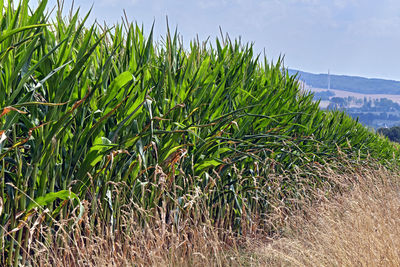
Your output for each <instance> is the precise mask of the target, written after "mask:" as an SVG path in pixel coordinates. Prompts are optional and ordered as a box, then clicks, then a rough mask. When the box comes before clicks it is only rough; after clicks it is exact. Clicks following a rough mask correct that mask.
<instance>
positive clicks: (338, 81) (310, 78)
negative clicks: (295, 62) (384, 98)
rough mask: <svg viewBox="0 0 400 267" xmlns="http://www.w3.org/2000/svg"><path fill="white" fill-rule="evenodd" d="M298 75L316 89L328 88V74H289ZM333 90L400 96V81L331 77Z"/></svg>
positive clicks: (293, 72)
mask: <svg viewBox="0 0 400 267" xmlns="http://www.w3.org/2000/svg"><path fill="white" fill-rule="evenodd" d="M296 73H298V77H299V79H300V80H302V81H304V82H305V83H306V84H307V85H310V86H312V87H315V88H328V74H313V73H309V72H303V71H298V70H293V69H289V74H290V75H294V74H296ZM330 81H331V86H330V87H331V89H337V90H344V91H350V92H354V93H361V94H393V95H398V94H400V81H393V80H384V79H368V78H363V77H357V76H345V75H332V74H331V75H330Z"/></svg>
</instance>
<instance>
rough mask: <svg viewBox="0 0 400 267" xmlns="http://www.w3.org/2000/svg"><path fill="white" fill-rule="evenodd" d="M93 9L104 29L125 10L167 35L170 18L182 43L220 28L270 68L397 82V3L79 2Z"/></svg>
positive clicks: (264, 0)
mask: <svg viewBox="0 0 400 267" xmlns="http://www.w3.org/2000/svg"><path fill="white" fill-rule="evenodd" d="M71 2H72V1H70V0H65V5H66V6H67V7H69V6H70V3H71ZM55 3H56V1H55V0H51V1H50V3H49V6H53V5H55ZM92 4H93V5H94V7H93V12H92V14H91V19H92V20H95V19H97V20H98V21H99V22H103V21H106V22H107V24H113V23H115V22H117V21H120V18H121V16H122V15H123V9H125V10H126V13H127V15H128V18H129V19H130V20H131V21H137V22H138V23H140V24H142V23H143V24H144V26H145V29H149V28H150V26H151V24H152V23H153V21H155V27H156V34H157V35H161V34H162V35H163V34H164V33H165V18H166V16H168V18H169V24H170V26H172V27H175V26H178V31H179V32H180V33H181V34H182V35H183V38H184V41H189V40H191V39H193V38H194V37H195V36H196V34H198V35H199V37H200V39H201V40H204V39H206V38H207V37H211V39H214V38H215V36H217V35H219V26H221V28H222V30H223V32H228V33H229V35H230V36H231V38H235V37H238V36H241V37H242V40H243V41H244V42H254V43H255V48H256V50H257V51H258V52H261V51H263V49H265V51H266V54H267V57H268V58H269V60H276V59H277V57H278V56H279V55H280V54H282V55H285V65H286V66H287V67H290V68H295V69H301V70H303V71H310V72H315V73H326V72H327V71H328V69H330V71H331V73H334V74H346V75H359V76H365V77H377V78H389V79H396V80H400V66H399V65H400V1H399V0H380V1H377V0H330V1H329V0H247V1H245V0H197V1H195V0H169V1H167V0H125V1H124V0H95V1H90V0H89V1H83V0H75V6H81V8H82V11H83V12H84V13H85V12H86V11H87V10H88V9H89V8H90V6H91V5H92ZM82 15H83V13H82ZM147 32H148V31H147Z"/></svg>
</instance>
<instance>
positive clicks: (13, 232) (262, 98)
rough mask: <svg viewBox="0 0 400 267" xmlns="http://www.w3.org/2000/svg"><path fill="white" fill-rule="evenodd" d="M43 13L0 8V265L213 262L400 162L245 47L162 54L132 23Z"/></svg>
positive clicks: (170, 38)
mask: <svg viewBox="0 0 400 267" xmlns="http://www.w3.org/2000/svg"><path fill="white" fill-rule="evenodd" d="M46 5H47V1H41V2H40V4H39V6H38V7H37V9H36V10H33V11H31V10H29V9H28V1H22V2H21V3H20V4H14V3H13V2H12V1H8V2H4V0H1V1H0V12H1V13H2V16H1V17H0V32H1V35H0V92H2V93H1V94H0V112H1V113H0V179H1V180H0V181H1V183H0V194H1V195H0V221H1V226H2V227H1V229H0V236H1V237H2V238H1V239H0V247H1V248H2V250H1V251H2V253H1V255H0V262H1V264H2V265H13V266H18V265H24V264H27V263H29V262H30V263H34V262H35V260H33V259H39V258H37V257H39V256H38V255H43V254H41V252H42V251H43V250H42V249H43V247H44V248H45V249H46V248H47V249H48V250H50V252H52V253H53V252H54V253H55V255H59V252H60V250H59V249H61V250H63V248H65V247H72V248H75V250H74V249H71V253H70V254H68V253H67V255H66V256H65V260H66V262H67V263H68V262H69V261H73V260H74V259H81V258H80V257H92V255H96V253H97V254H99V253H101V251H103V250H105V251H109V252H110V253H111V254H107V256H106V255H105V254H104V255H100V256H101V257H103V258H104V257H106V259H109V258H110V259H114V257H113V255H114V256H115V257H116V258H118V257H119V259H131V260H132V261H137V262H138V264H146V263H148V262H149V261H152V260H151V259H157V255H161V253H163V252H165V251H169V252H171V253H170V254H168V255H171V257H172V258H171V260H172V261H175V260H179V259H181V258H185V256H187V255H197V254H194V253H197V252H195V251H193V246H194V247H195V248H196V247H201V248H204V251H205V253H210V250H209V248H214V247H215V246H214V245H212V243H207V242H206V241H209V240H215V242H220V243H218V244H220V245H218V246H217V247H218V248H224V247H226V248H227V250H226V251H229V248H235V247H237V248H238V249H239V248H240V247H241V245H240V242H239V241H240V240H242V239H245V238H246V237H247V236H249V235H250V236H251V235H254V234H256V233H260V232H261V233H262V234H263V235H264V236H273V235H275V234H277V233H280V232H281V231H282V227H283V226H284V225H285V221H286V218H287V217H288V216H289V215H290V214H292V213H293V212H294V211H296V210H299V209H301V208H302V207H303V205H302V204H301V203H303V202H302V201H303V200H304V199H307V201H312V200H313V198H312V196H313V192H314V191H315V190H316V189H318V190H323V191H324V192H325V194H326V195H331V194H333V193H334V192H336V191H338V190H340V188H341V184H340V183H338V180H335V179H331V176H329V175H324V172H325V171H326V170H327V169H332V170H334V171H335V173H336V174H338V175H340V174H342V173H343V174H346V173H349V172H352V171H353V169H357V168H356V166H360V165H362V164H365V165H368V164H369V163H370V162H371V161H373V162H375V161H378V162H379V164H382V165H383V166H385V167H386V168H389V169H392V168H395V166H397V164H398V157H399V151H398V146H396V145H394V144H392V143H390V142H389V141H388V140H386V139H383V138H382V137H379V136H377V135H375V134H374V133H373V132H371V131H369V130H367V129H366V128H364V127H363V126H362V125H361V124H359V123H358V122H356V121H354V120H353V119H351V118H350V117H349V116H347V115H346V114H344V113H342V112H326V111H322V110H320V109H319V107H318V103H314V102H313V100H312V98H313V96H312V95H311V94H309V93H304V92H303V91H302V90H301V89H300V86H299V82H298V80H297V79H296V77H294V76H290V75H289V74H288V72H287V70H286V69H285V68H284V66H283V63H282V62H281V60H279V61H278V62H277V63H275V64H272V63H269V62H267V60H266V59H265V58H261V57H260V56H259V55H254V53H253V48H252V46H251V45H249V44H241V43H240V42H239V41H236V40H230V39H229V38H228V37H227V36H221V38H220V39H217V40H215V42H214V43H209V42H204V43H200V42H199V41H197V40H196V41H192V42H191V44H190V47H188V48H185V47H183V45H182V44H181V43H180V41H179V40H180V39H179V35H178V33H176V32H175V33H171V32H170V31H169V30H168V31H167V33H166V36H165V37H164V38H163V41H162V42H160V43H154V42H153V34H152V31H151V32H150V33H148V34H147V35H146V34H145V33H144V32H143V29H142V28H140V27H139V26H138V25H136V24H132V23H129V22H128V21H123V22H122V23H121V24H120V25H114V27H113V28H112V29H104V28H101V27H100V26H98V25H91V26H84V23H85V21H86V20H87V17H88V15H85V16H81V15H79V14H78V12H76V13H74V12H73V11H71V14H72V15H71V16H70V17H69V18H63V17H62V15H61V11H60V10H59V11H58V13H57V14H56V15H55V16H54V19H52V20H51V19H49V14H48V13H47V11H46ZM348 163H350V164H348ZM352 166H353V167H352ZM215 229H218V231H216V230H215ZM199 232H201V233H202V234H201V235H198V234H197V233H199ZM97 236H105V239H100V240H99V239H96V238H95V237H97ZM144 236H145V237H146V238H143V237H144ZM91 237H93V238H91ZM128 237H129V238H128ZM135 237H136V238H135ZM143 240H145V241H143ZM160 240H161V241H160ZM117 241H118V242H131V243H132V244H133V245H132V246H133V247H137V248H138V249H139V252H135V250H132V251H128V252H127V251H124V248H126V247H127V248H129V247H130V246H131V245H129V246H123V245H121V244H123V243H118V242H117ZM178 241H179V243H177V242H178ZM91 242H92V243H91ZM93 242H94V243H93ZM102 242H104V243H102ZM141 242H144V243H141ZM160 242H161V243H160ZM196 242H197V243H196ZM86 244H88V249H93V251H90V250H89V251H86V252H85V249H86ZM152 244H157V245H159V246H160V247H161V250H159V251H155V252H153V250H149V249H148V248H149V247H152ZM194 244H198V245H194ZM210 244H211V245H210ZM236 244H238V245H236ZM107 249H108V250H107ZM45 251H46V250H45ZM47 252H48V251H47ZM50 252H48V255H49V257H52V256H51V255H52V253H50ZM129 253H131V254H129ZM199 253H200V252H199ZM221 253H225V249H224V250H223V251H222V252H221ZM200 254H201V253H200ZM180 255H181V256H180ZM201 255H203V256H204V258H207V257H208V256H207V255H204V253H203V254H201ZM213 255H215V253H214V254H213ZM154 257H156V258H154ZM175 257H180V258H179V259H177V258H175ZM223 258H224V259H225V257H223ZM228 258H229V257H228ZM228 258H226V259H228ZM40 259H41V260H44V261H45V260H46V257H41V258H40ZM53 259H54V258H53ZM218 259H220V257H218ZM87 260H88V262H90V261H92V260H91V259H90V258H88V259H87ZM162 260H165V259H164V258H162ZM61 262H62V261H61ZM47 263H48V264H51V265H54V264H56V262H54V260H51V259H49V261H48V262H47ZM74 264H76V265H85V264H86V263H84V261H79V262H75V263H74ZM88 264H89V263H88ZM221 264H222V263H221ZM67 265H68V264H67Z"/></svg>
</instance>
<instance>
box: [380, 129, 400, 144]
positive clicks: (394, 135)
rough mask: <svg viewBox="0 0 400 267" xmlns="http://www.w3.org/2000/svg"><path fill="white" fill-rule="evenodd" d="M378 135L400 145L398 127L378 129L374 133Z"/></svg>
mask: <svg viewBox="0 0 400 267" xmlns="http://www.w3.org/2000/svg"><path fill="white" fill-rule="evenodd" d="M376 132H377V133H378V134H381V135H383V136H386V137H387V138H389V140H390V141H393V142H397V143H400V127H399V126H394V127H391V128H379V129H378V130H377V131H376Z"/></svg>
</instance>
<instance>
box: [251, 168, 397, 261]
mask: <svg viewBox="0 0 400 267" xmlns="http://www.w3.org/2000/svg"><path fill="white" fill-rule="evenodd" d="M336 178H337V179H343V178H345V180H348V178H349V177H345V175H342V176H337V177H336ZM352 178H356V179H357V180H358V183H355V184H352V188H351V189H350V190H348V191H347V192H344V193H342V194H340V195H337V196H335V197H334V198H331V199H328V198H326V197H324V196H323V195H322V194H321V193H318V195H319V196H320V198H321V201H320V203H319V204H318V205H315V206H311V207H308V208H305V209H304V210H303V211H304V214H302V215H301V216H296V217H292V218H290V220H289V222H288V226H287V229H286V231H285V234H284V237H280V238H278V239H277V240H275V241H273V242H272V243H270V244H268V245H262V246H260V247H258V248H255V250H256V254H258V255H260V258H259V262H258V263H259V264H261V265H262V264H268V265H276V266H400V249H399V248H400V185H399V184H400V179H399V178H400V176H399V175H397V174H394V173H393V172H389V171H387V170H385V169H383V168H380V169H377V170H371V169H364V170H363V171H362V172H361V173H359V174H357V175H354V174H352Z"/></svg>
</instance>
